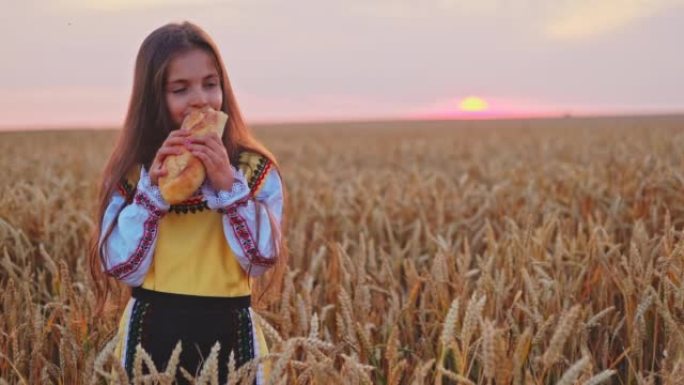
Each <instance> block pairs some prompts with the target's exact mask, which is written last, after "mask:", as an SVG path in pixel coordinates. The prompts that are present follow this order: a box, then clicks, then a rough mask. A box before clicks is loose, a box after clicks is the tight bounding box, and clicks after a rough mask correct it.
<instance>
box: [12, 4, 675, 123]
mask: <svg viewBox="0 0 684 385" xmlns="http://www.w3.org/2000/svg"><path fill="white" fill-rule="evenodd" d="M180 20H189V21H193V22H195V23H197V24H199V25H200V26H201V27H203V28H204V29H205V30H207V31H208V32H209V34H210V35H211V36H212V37H213V38H214V40H215V41H216V42H217V43H218V45H219V48H220V49H221V52H222V54H223V57H224V60H225V62H226V65H227V67H228V72H229V75H230V77H231V81H232V83H233V86H234V88H235V92H236V96H237V98H238V102H239V104H240V106H241V107H242V110H243V113H244V115H245V117H246V118H247V120H248V121H249V122H253V123H258V122H274V121H310V120H340V119H383V118H397V119H402V118H406V119H415V118H437V119H439V118H490V117H508V116H545V115H561V114H567V113H571V114H575V115H593V114H614V113H671V112H684V50H682V48H681V47H682V44H683V43H682V38H683V37H684V0H652V1H648V0H600V1H595V0H477V1H474V0H473V1H464V0H420V1H419V0H288V1H285V0H194V1H193V0H55V1H48V0H23V1H9V0H7V1H3V5H2V14H0V32H2V34H1V36H2V37H3V38H4V39H5V41H4V42H3V51H4V52H3V53H2V59H1V60H0V129H8V128H22V127H33V128H36V127H40V128H44V127H114V126H117V125H120V124H121V122H122V121H123V118H124V113H125V109H126V105H127V103H128V96H129V93H130V89H131V79H132V73H133V63H134V59H135V55H136V53H137V50H138V47H139V45H140V43H141V42H142V40H143V39H144V38H145V36H147V34H148V33H150V32H151V31H152V30H154V29H155V28H157V27H159V26H161V25H163V24H165V23H166V22H169V21H180Z"/></svg>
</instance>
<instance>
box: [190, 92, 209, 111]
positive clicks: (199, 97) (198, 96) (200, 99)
mask: <svg viewBox="0 0 684 385" xmlns="http://www.w3.org/2000/svg"><path fill="white" fill-rule="evenodd" d="M207 102H208V99H207V95H206V94H205V93H204V92H202V90H197V89H196V90H195V91H194V92H193V93H192V97H191V99H190V104H191V105H192V106H193V107H204V106H205V105H206V104H207Z"/></svg>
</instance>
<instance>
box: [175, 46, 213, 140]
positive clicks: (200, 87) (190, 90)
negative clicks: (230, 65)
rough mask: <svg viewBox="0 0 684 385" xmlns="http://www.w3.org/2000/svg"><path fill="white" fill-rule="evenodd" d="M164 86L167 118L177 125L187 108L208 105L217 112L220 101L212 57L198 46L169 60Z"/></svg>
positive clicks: (187, 112) (179, 123) (188, 109)
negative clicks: (169, 115)
mask: <svg viewBox="0 0 684 385" xmlns="http://www.w3.org/2000/svg"><path fill="white" fill-rule="evenodd" d="M164 87H165V94H166V105H167V106H168V108H169V113H170V114H171V120H172V121H173V122H174V123H175V124H176V125H177V126H178V127H180V125H181V123H182V122H183V118H185V116H186V115H187V114H189V113H190V110H191V109H193V108H202V107H205V106H210V107H211V108H213V109H215V110H217V111H218V110H220V109H221V105H222V104H223V90H222V89H221V79H220V78H219V74H218V70H217V69H216V63H215V62H214V58H213V57H212V56H211V55H210V54H208V53H207V52H206V51H204V50H201V49H199V48H198V49H193V50H190V51H187V52H184V53H182V54H180V55H178V56H176V57H174V58H173V59H171V62H170V63H169V68H168V73H167V78H166V84H165V86H164Z"/></svg>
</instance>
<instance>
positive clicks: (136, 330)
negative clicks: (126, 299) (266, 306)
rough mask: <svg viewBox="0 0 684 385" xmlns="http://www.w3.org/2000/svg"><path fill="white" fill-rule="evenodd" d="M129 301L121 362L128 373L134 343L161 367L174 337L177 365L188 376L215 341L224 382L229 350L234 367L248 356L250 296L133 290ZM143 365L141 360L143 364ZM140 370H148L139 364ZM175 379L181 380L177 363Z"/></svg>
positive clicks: (251, 346)
mask: <svg viewBox="0 0 684 385" xmlns="http://www.w3.org/2000/svg"><path fill="white" fill-rule="evenodd" d="M132 301H133V304H132V309H131V313H130V318H129V320H128V327H127V328H126V329H127V333H126V336H125V337H126V342H125V344H124V345H123V346H124V351H123V352H122V355H123V357H122V361H123V363H124V367H125V369H126V372H127V373H128V375H129V377H130V378H132V375H133V363H134V360H135V350H136V346H137V345H138V344H140V345H141V346H142V348H143V349H145V351H146V352H147V353H148V354H150V356H151V357H152V360H153V361H154V365H155V366H156V368H157V370H158V371H160V372H163V371H164V370H166V367H167V363H168V361H169V358H170V357H171V353H172V351H173V349H174V348H175V347H176V344H177V342H178V341H181V345H182V348H183V350H182V352H181V355H180V362H179V364H178V366H180V367H183V368H184V369H185V370H186V371H188V372H189V373H190V374H191V375H193V376H197V375H199V373H200V370H201V367H202V364H203V362H204V360H206V358H207V357H208V356H209V352H210V351H211V348H212V346H214V344H215V343H216V342H219V343H220V344H221V349H220V350H219V355H218V358H219V361H218V372H219V383H221V384H223V383H225V382H226V379H227V375H228V360H229V357H230V352H231V351H233V352H234V355H235V362H236V367H240V366H241V365H242V364H244V363H246V362H248V361H249V360H251V359H252V358H254V343H253V341H254V336H253V328H252V317H251V314H250V310H249V307H250V297H249V296H245V297H200V296H192V295H182V294H171V293H162V292H158V291H152V290H146V289H143V288H139V287H138V288H134V289H133V298H132ZM143 368H145V365H143ZM143 373H149V370H146V369H144V370H143ZM175 375H176V380H177V381H178V383H181V384H183V383H187V381H185V380H184V377H183V376H182V375H181V372H180V368H177V369H176V372H175Z"/></svg>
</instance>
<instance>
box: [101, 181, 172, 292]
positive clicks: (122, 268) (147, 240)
mask: <svg viewBox="0 0 684 385" xmlns="http://www.w3.org/2000/svg"><path fill="white" fill-rule="evenodd" d="M134 199H135V203H138V204H140V205H142V206H143V207H145V209H146V210H147V211H148V212H149V213H150V217H149V218H147V220H146V221H145V223H144V224H143V231H144V232H143V236H142V238H141V239H140V243H138V246H137V247H136V249H135V251H133V254H132V255H131V256H130V258H128V259H127V260H126V261H125V262H122V263H120V264H118V265H116V266H114V267H112V268H111V269H109V270H108V271H107V273H108V274H109V275H111V276H113V277H115V278H116V279H119V280H121V279H124V278H126V277H128V276H129V275H131V274H132V273H133V272H134V271H136V270H137V269H138V267H139V266H140V262H142V260H143V258H144V257H145V254H147V252H148V250H149V249H150V247H152V242H154V239H155V237H156V235H157V230H158V228H159V218H161V216H162V211H161V210H159V209H158V208H156V207H154V205H153V204H152V202H150V200H149V199H148V198H147V197H146V196H144V195H143V194H142V193H137V194H135V198H134Z"/></svg>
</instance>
